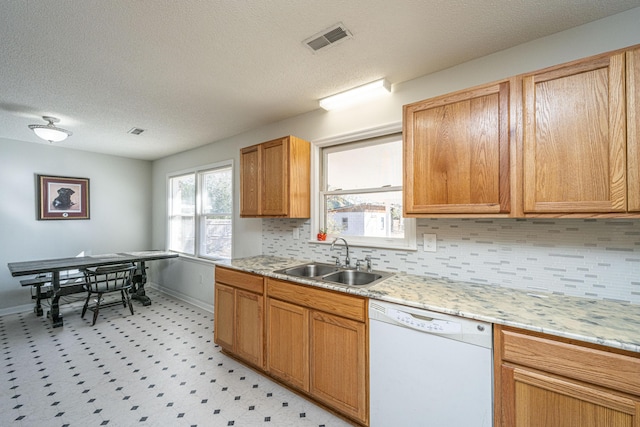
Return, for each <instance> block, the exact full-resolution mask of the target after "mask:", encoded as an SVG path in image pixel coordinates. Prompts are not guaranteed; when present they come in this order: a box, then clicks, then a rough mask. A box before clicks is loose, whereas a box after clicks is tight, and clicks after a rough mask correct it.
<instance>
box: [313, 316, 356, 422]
mask: <svg viewBox="0 0 640 427" xmlns="http://www.w3.org/2000/svg"><path fill="white" fill-rule="evenodd" d="M310 321H311V325H310V331H311V332H310V335H311V337H310V346H309V352H310V359H311V360H310V366H311V369H310V375H311V381H310V383H311V384H310V387H311V394H312V395H313V396H314V397H316V398H317V399H319V400H321V401H322V402H324V403H326V404H327V405H329V406H331V407H333V408H335V409H337V410H338V411H340V412H342V413H344V414H346V415H349V416H351V417H353V418H356V419H358V420H360V421H363V422H366V420H367V418H368V411H367V400H368V398H367V392H366V391H367V380H366V378H367V376H366V374H367V372H368V369H367V366H368V364H367V351H366V328H365V324H364V323H362V322H358V321H355V320H350V319H345V318H343V317H339V316H334V315H332V314H327V313H323V312H319V311H315V310H312V311H311V316H310Z"/></svg>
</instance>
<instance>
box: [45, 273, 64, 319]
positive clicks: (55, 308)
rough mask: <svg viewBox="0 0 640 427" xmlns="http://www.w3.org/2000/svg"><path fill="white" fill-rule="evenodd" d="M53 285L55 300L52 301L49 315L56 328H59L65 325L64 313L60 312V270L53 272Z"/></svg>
mask: <svg viewBox="0 0 640 427" xmlns="http://www.w3.org/2000/svg"><path fill="white" fill-rule="evenodd" d="M51 285H52V286H53V300H52V301H51V310H50V311H49V313H48V315H49V317H51V323H53V327H54V328H59V327H61V326H62V325H63V322H62V314H60V272H59V271H54V272H52V273H51Z"/></svg>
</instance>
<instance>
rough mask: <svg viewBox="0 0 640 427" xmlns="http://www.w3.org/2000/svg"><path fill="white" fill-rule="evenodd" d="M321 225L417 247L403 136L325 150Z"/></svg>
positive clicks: (380, 243)
mask: <svg viewBox="0 0 640 427" xmlns="http://www.w3.org/2000/svg"><path fill="white" fill-rule="evenodd" d="M321 170H322V184H321V188H320V206H321V215H320V221H319V222H320V228H325V229H326V230H327V234H329V235H330V236H331V237H338V236H340V237H344V238H346V239H347V240H348V241H349V243H353V244H356V245H358V244H360V245H366V246H375V247H387V248H405V249H415V220H413V219H405V218H403V217H402V135H401V134H394V135H389V136H385V137H379V138H372V139H367V140H362V141H357V142H350V143H347V144H340V145H333V146H329V147H325V148H323V149H322V165H321Z"/></svg>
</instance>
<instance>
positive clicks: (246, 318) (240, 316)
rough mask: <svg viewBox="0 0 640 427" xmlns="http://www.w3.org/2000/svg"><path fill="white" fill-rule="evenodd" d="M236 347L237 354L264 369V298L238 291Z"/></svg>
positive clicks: (236, 300) (236, 297) (236, 295)
mask: <svg viewBox="0 0 640 427" xmlns="http://www.w3.org/2000/svg"><path fill="white" fill-rule="evenodd" d="M235 292H236V294H235V302H236V336H235V339H236V342H235V344H236V347H235V354H236V355H237V356H238V357H240V358H242V359H244V360H246V361H247V362H249V363H252V364H254V365H256V366H259V367H261V368H264V357H263V355H264V351H263V348H264V345H263V343H264V341H263V336H264V312H263V307H264V306H263V297H262V296H261V295H258V294H254V293H253V292H247V291H243V290H242V289H236V291H235Z"/></svg>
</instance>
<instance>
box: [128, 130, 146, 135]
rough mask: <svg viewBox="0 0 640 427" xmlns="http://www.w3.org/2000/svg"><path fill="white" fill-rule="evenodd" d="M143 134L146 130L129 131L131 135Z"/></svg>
mask: <svg viewBox="0 0 640 427" xmlns="http://www.w3.org/2000/svg"><path fill="white" fill-rule="evenodd" d="M142 132H144V129H140V128H131V129H129V132H127V133H130V134H131V135H140V134H141V133H142Z"/></svg>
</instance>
